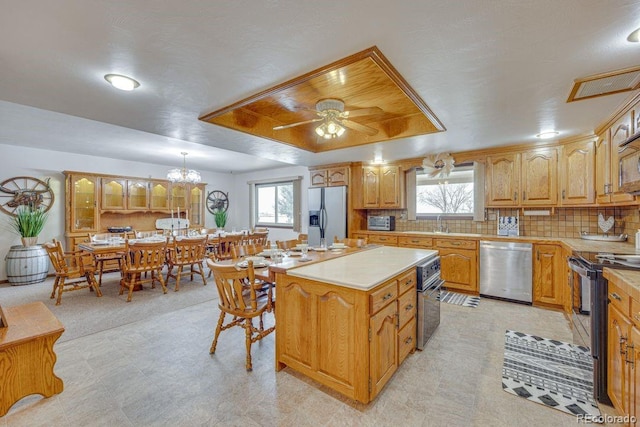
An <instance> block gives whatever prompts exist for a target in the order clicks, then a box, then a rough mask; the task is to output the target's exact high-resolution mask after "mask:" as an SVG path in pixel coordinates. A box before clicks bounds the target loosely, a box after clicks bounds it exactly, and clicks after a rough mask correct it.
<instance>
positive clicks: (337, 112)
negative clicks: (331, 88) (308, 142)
mask: <svg viewBox="0 0 640 427" xmlns="http://www.w3.org/2000/svg"><path fill="white" fill-rule="evenodd" d="M315 113H316V114H317V115H318V116H319V117H317V118H315V119H310V120H304V121H302V122H296V123H289V124H286V125H281V126H275V127H274V128H273V130H281V129H288V128H292V127H295V126H300V125H305V124H307V123H316V122H322V123H320V125H318V126H317V127H316V134H318V136H321V137H323V138H325V139H331V138H337V137H339V136H342V134H343V133H344V132H345V128H349V129H352V130H355V131H357V132H362V133H365V134H367V135H375V134H377V133H378V130H377V129H374V128H372V127H370V126H366V125H363V124H361V123H358V122H354V121H353V120H350V119H351V118H352V117H360V116H369V115H372V114H380V113H382V109H381V108H379V107H371V108H360V109H357V110H350V111H344V102H343V101H342V100H340V99H335V98H327V99H321V100H320V101H318V102H317V103H316V109H315Z"/></svg>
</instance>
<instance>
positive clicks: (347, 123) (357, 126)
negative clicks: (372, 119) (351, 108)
mask: <svg viewBox="0 0 640 427" xmlns="http://www.w3.org/2000/svg"><path fill="white" fill-rule="evenodd" d="M340 123H342V124H343V125H345V126H346V127H348V128H349V129H353V130H356V131H358V132H362V133H366V134H367V135H375V134H377V133H378V130H377V129H374V128H372V127H369V126H365V125H362V124H360V123H357V122H354V121H352V120H347V119H343V120H341V121H340Z"/></svg>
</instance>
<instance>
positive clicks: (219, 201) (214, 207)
mask: <svg viewBox="0 0 640 427" xmlns="http://www.w3.org/2000/svg"><path fill="white" fill-rule="evenodd" d="M227 209H229V193H225V192H222V191H220V190H213V191H211V192H209V194H207V210H208V211H209V212H211V214H213V215H215V213H216V212H226V211H227Z"/></svg>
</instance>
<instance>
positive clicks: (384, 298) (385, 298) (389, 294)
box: [382, 292, 393, 301]
mask: <svg viewBox="0 0 640 427" xmlns="http://www.w3.org/2000/svg"><path fill="white" fill-rule="evenodd" d="M392 296H393V295H392V294H391V292H389V293H388V294H386V295H385V296H383V297H382V301H386V300H388V299H389V298H391V297H392Z"/></svg>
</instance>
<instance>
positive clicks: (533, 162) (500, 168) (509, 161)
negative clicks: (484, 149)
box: [485, 148, 558, 207]
mask: <svg viewBox="0 0 640 427" xmlns="http://www.w3.org/2000/svg"><path fill="white" fill-rule="evenodd" d="M557 170H558V150H557V149H556V148H545V149H537V150H532V151H527V152H524V153H511V154H505V155H498V156H488V157H487V167H486V187H485V190H486V196H487V200H486V202H487V206H488V207H494V206H539V205H543V206H552V205H555V204H557V202H558V171H557Z"/></svg>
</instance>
